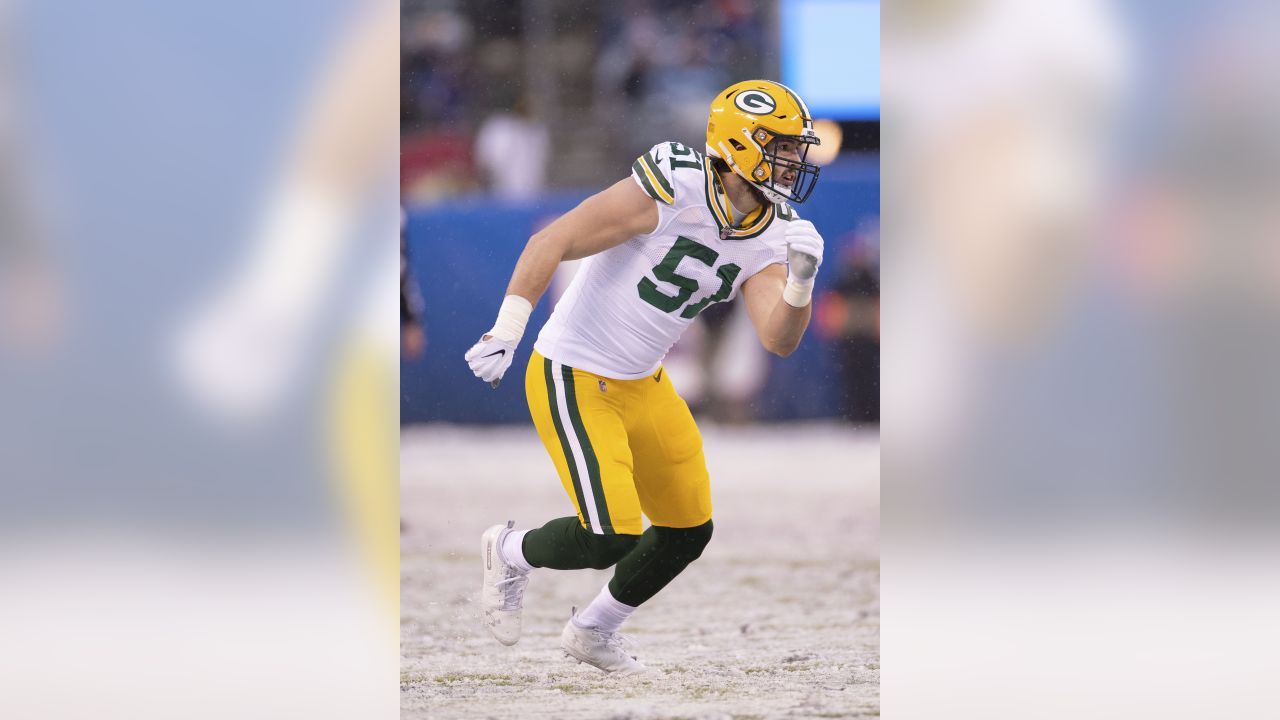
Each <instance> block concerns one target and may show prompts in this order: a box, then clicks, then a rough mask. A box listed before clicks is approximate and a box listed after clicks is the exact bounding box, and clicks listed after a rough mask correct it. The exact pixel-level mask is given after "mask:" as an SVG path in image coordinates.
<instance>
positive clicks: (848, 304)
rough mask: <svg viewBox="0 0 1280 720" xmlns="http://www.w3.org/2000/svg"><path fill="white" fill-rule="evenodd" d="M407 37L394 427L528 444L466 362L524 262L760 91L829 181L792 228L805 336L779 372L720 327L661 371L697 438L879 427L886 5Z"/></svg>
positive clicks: (536, 7)
mask: <svg viewBox="0 0 1280 720" xmlns="http://www.w3.org/2000/svg"><path fill="white" fill-rule="evenodd" d="M832 28H839V31H833V30H832ZM401 33H402V38H403V44H402V53H403V54H402V73H401V87H400V92H401V128H402V138H401V178H400V179H401V192H402V197H403V202H404V203H405V208H406V226H405V237H406V250H407V254H408V258H409V267H410V271H411V272H410V274H411V276H412V280H413V281H415V282H416V285H417V288H416V291H411V292H416V293H417V294H419V295H420V298H421V304H420V305H421V308H422V314H421V320H422V324H423V325H424V326H425V335H426V340H427V342H426V348H425V352H424V353H422V354H421V355H420V356H417V357H408V358H406V359H405V361H404V363H403V365H402V367H401V421H402V423H421V422H431V421H445V422H461V423H472V422H478V423H494V422H528V412H527V410H526V408H525V405H524V400H523V392H522V390H521V387H522V385H521V383H518V382H507V383H504V384H503V385H502V387H501V388H499V390H498V391H497V392H496V393H494V392H493V391H491V390H490V389H489V388H488V387H486V386H485V385H484V384H483V383H479V382H476V381H475V380H474V379H473V378H472V377H471V375H470V373H469V371H468V369H467V367H466V364H465V363H463V362H462V360H461V358H462V354H463V352H464V351H465V350H466V348H467V347H469V346H470V345H471V343H472V342H474V340H475V337H477V336H478V335H479V334H480V333H482V332H483V331H484V330H486V329H487V328H488V327H489V325H490V324H491V322H492V319H493V315H494V313H495V312H496V309H497V306H498V303H499V302H500V301H501V299H502V296H503V291H504V290H505V287H506V283H507V280H508V279H509V277H510V272H511V269H512V268H513V267H514V264H515V260H516V258H517V257H518V255H519V253H520V251H521V250H522V249H523V247H524V242H525V240H526V239H527V238H528V237H529V236H530V235H531V234H532V233H533V232H535V231H536V230H537V228H538V227H540V226H542V225H544V224H546V223H548V222H550V221H551V220H552V219H554V218H555V217H556V216H557V215H558V214H559V213H562V212H564V211H566V210H568V209H569V208H571V207H573V206H574V205H575V204H576V203H577V202H579V201H580V200H582V199H583V198H585V197H586V196H587V195H588V194H590V193H592V192H595V191H597V190H599V189H601V188H603V187H605V186H607V185H608V184H611V183H613V182H615V181H616V180H617V179H619V178H621V177H625V175H626V173H627V168H629V167H630V164H631V163H632V162H633V161H634V159H635V157H636V156H637V155H639V154H640V153H642V152H644V150H645V149H647V148H648V147H650V146H651V145H653V144H655V143H657V142H660V141H663V140H677V141H680V142H682V143H685V144H687V145H690V146H693V147H697V148H701V147H702V146H703V145H704V143H705V141H704V138H705V129H706V116H707V106H708V105H709V103H710V99H711V97H712V96H713V95H714V94H715V93H716V92H717V91H718V90H720V89H722V88H724V87H726V86H727V85H729V84H731V83H733V82H736V81H738V80H742V79H747V78H752V77H763V78H773V79H780V80H781V81H782V82H783V83H784V84H788V85H789V86H791V87H792V88H793V89H795V90H797V91H798V92H799V93H800V94H801V96H802V97H804V98H805V99H806V101H807V102H808V103H809V105H810V107H811V109H812V110H813V112H814V115H815V117H817V118H819V119H820V122H819V123H818V127H819V130H820V134H821V135H822V137H823V146H822V147H821V148H820V150H821V151H822V152H821V153H820V155H821V157H820V159H819V162H820V163H822V164H823V165H824V167H823V170H822V176H821V179H820V182H819V185H818V188H817V190H816V191H815V193H814V195H813V197H812V198H811V199H810V200H809V201H808V202H807V203H805V204H804V205H803V206H802V207H800V208H799V210H800V212H801V214H802V215H803V216H804V217H806V218H808V219H810V220H812V221H813V222H814V223H815V224H816V225H817V226H818V228H819V229H820V230H821V231H822V232H823V234H824V237H825V238H826V241H827V253H826V262H825V264H824V267H823V271H822V272H821V273H820V274H819V279H818V292H817V297H818V301H817V303H818V304H817V306H816V310H817V312H816V314H815V318H814V323H813V326H812V327H811V329H810V332H809V334H808V336H807V337H806V339H805V341H804V343H803V344H802V345H801V347H800V349H799V350H798V351H797V352H796V353H795V354H794V355H793V356H792V357H790V358H788V359H786V360H785V361H782V360H780V359H779V358H775V357H772V356H767V354H766V353H765V352H764V351H763V350H762V349H761V348H760V347H759V345H758V343H757V342H756V341H755V340H754V338H753V337H751V332H750V330H749V325H748V324H747V321H746V319H745V315H742V314H739V313H738V312H736V311H735V310H734V309H733V308H730V307H728V306H727V305H726V306H725V307H723V308H720V312H708V313H704V316H705V318H706V319H705V320H704V321H701V322H700V323H699V325H698V326H697V327H696V328H695V329H693V330H691V331H690V332H689V333H687V334H686V336H685V337H684V338H683V339H682V340H681V342H680V343H679V344H678V345H677V347H676V349H675V350H674V351H673V352H672V355H671V356H670V358H669V360H668V363H667V365H668V370H669V372H670V373H671V375H672V377H673V379H674V380H675V382H676V384H677V387H679V389H680V390H681V392H682V394H684V395H685V397H686V399H687V400H689V402H690V404H691V405H692V406H693V407H694V409H695V412H696V413H697V414H698V415H699V416H700V417H702V418H704V419H714V420H719V421H725V422H745V421H751V420H765V421H777V420H792V419H800V418H845V419H847V420H848V421H850V422H854V423H857V424H862V425H870V424H874V423H876V422H877V421H878V418H879V385H878V383H879V365H878V356H879V323H878V297H879V281H878V276H879V206H880V184H879V155H878V151H879V3H877V2H864V1H860V0H850V1H846V2H832V1H831V0H783V1H782V2H778V1H777V0H708V1H705V2H676V1H674V0H629V1H627V2H616V3H599V2H588V1H584V0H526V1H524V2H497V1H495V0H482V1H480V2H454V1H451V0H405V2H404V3H403V4H402V17H401ZM817 154H818V153H815V155H817ZM811 157H813V156H811ZM562 280H567V278H557V281H556V282H555V283H553V286H552V289H551V291H550V293H549V294H548V297H547V298H546V299H544V301H543V302H541V303H540V304H539V306H538V308H537V309H536V310H535V313H534V316H533V319H532V321H531V324H530V328H529V332H528V333H527V334H528V335H529V336H530V337H533V336H536V333H537V330H538V328H539V327H540V326H541V324H542V322H543V321H545V320H546V318H547V317H548V314H549V312H550V309H551V308H552V307H553V305H554V302H553V301H554V298H555V297H556V296H557V295H558V290H559V289H560V288H562V287H563V285H564V283H563V282H562ZM523 350H525V351H527V348H523ZM410 354H411V355H416V353H410ZM729 357H732V360H728V358H729ZM518 365H519V363H518V362H517V366H518ZM516 370H517V371H520V370H521V368H520V367H517V368H516Z"/></svg>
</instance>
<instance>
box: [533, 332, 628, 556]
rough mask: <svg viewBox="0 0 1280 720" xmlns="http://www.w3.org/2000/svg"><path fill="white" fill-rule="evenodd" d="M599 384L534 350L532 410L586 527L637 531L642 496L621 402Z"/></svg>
mask: <svg viewBox="0 0 1280 720" xmlns="http://www.w3.org/2000/svg"><path fill="white" fill-rule="evenodd" d="M599 383H600V379H599V378H597V377H596V376H594V375H591V374H590V373H586V372H583V371H581V370H575V369H573V368H569V367H567V366H565V365H562V364H561V363H558V362H555V361H553V360H550V359H547V358H544V357H542V356H541V355H539V354H538V353H536V352H534V353H533V355H532V357H531V358H530V360H529V367H528V370H527V371H526V373H525V394H526V396H527V397H528V400H529V414H530V415H531V416H532V417H533V424H534V426H535V427H536V428H537V429H538V436H539V437H540V438H541V439H542V444H543V445H544V446H546V448H547V453H548V454H549V455H550V456H551V460H552V462H553V463H555V467H556V472H557V473H558V474H559V475H560V482H561V484H562V485H564V489H565V492H566V493H567V494H568V495H569V498H570V500H572V502H573V506H574V509H575V510H576V511H577V513H578V519H579V520H580V521H581V522H582V526H583V527H584V528H587V529H588V530H591V531H592V532H594V533H598V534H613V533H619V534H628V535H638V534H640V532H641V530H642V525H641V520H640V500H639V498H638V497H637V495H636V488H635V482H634V476H633V466H632V455H631V447H630V444H629V443H628V441H627V431H626V428H625V425H624V423H623V422H622V418H621V414H620V411H621V408H620V407H619V405H620V400H619V399H616V398H614V397H610V396H609V395H608V393H607V388H606V389H604V390H602V389H601V387H602V386H601V385H600V384H599Z"/></svg>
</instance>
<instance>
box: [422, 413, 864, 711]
mask: <svg viewBox="0 0 1280 720" xmlns="http://www.w3.org/2000/svg"><path fill="white" fill-rule="evenodd" d="M703 434H704V438H705V442H706V453H707V459H708V463H709V465H710V469H711V477H712V497H713V499H714V503H715V522H716V531H715V537H714V538H713V539H712V541H711V544H710V546H708V548H707V550H706V552H705V553H704V554H703V556H702V558H701V559H700V560H698V561H697V562H696V563H694V564H693V565H691V566H690V567H689V568H688V569H687V570H686V571H685V572H684V573H683V574H682V575H681V576H680V577H678V578H676V580H675V582H673V583H672V584H671V585H669V586H668V587H667V588H666V589H665V590H664V591H663V592H662V593H660V594H659V595H658V596H657V597H655V598H654V599H653V600H651V601H650V602H648V603H646V604H645V605H644V606H643V607H642V608H641V609H640V610H638V611H637V612H636V614H635V615H634V616H633V617H632V619H631V621H630V622H628V624H627V625H626V626H625V627H624V632H626V633H628V634H630V635H631V636H633V638H634V639H635V640H636V641H638V643H639V647H638V652H637V653H636V654H637V655H638V656H639V658H640V660H641V661H643V662H644V663H645V664H646V665H648V666H649V668H650V672H649V673H647V674H645V675H642V676H637V677H632V678H612V677H609V676H606V675H604V674H602V673H600V672H599V671H597V670H596V669H594V668H591V667H589V666H587V665H579V664H577V663H575V662H573V661H571V660H569V659H568V658H566V657H565V656H564V654H563V653H562V652H561V651H560V649H559V647H558V640H559V635H560V631H561V629H562V628H563V626H564V623H565V622H566V621H567V619H568V617H569V611H570V607H571V606H573V605H583V604H585V603H586V602H588V601H589V600H590V599H591V598H592V597H593V596H594V595H595V594H596V593H597V592H598V591H599V589H600V587H601V586H602V585H603V584H604V583H605V582H607V581H608V579H609V577H610V575H611V573H612V571H611V570H608V571H597V570H578V571H573V572H557V571H554V570H538V571H535V573H534V575H533V577H532V579H531V581H530V583H529V590H528V593H527V595H526V596H525V615H524V635H523V637H522V639H521V640H520V642H519V644H517V645H515V646H514V647H509V648H508V647H504V646H502V645H500V644H499V643H498V642H497V641H496V640H494V639H493V638H492V637H491V636H490V635H489V634H488V632H487V631H486V630H485V629H484V628H483V627H482V625H481V623H480V620H479V609H478V605H477V598H478V596H479V583H480V567H479V538H480V533H481V532H482V531H483V530H484V529H485V528H486V527H488V526H489V525H492V524H494V523H497V522H502V521H505V520H507V519H512V520H515V521H516V527H518V528H527V527H536V526H537V525H540V524H541V523H543V522H545V521H546V520H549V519H551V518H554V517H561V516H564V515H568V514H570V513H571V512H572V505H571V504H570V503H569V500H568V498H567V497H566V496H565V494H564V491H563V490H562V489H561V487H560V482H559V480H558V479H557V478H556V476H555V472H554V470H553V468H552V465H551V461H550V459H549V458H548V457H547V455H546V451H545V450H544V449H543V448H542V445H541V444H540V443H539V442H538V439H537V436H536V435H535V433H534V431H533V428H532V427H512V428H497V429H474V428H463V427H447V426H426V427H416V428H407V429H406V430H405V431H404V434H403V437H402V441H401V470H400V473H401V501H400V502H401V513H402V515H403V518H404V522H405V525H406V530H405V533H404V535H403V537H402V539H401V570H400V572H401V586H400V587H401V590H400V593H401V626H400V627H401V665H400V687H401V717H402V718H406V719H408V718H432V719H437V718H438V719H440V720H443V719H445V718H616V719H619V720H620V719H622V718H628V719H635V720H639V719H642V718H643V719H650V718H652V719H657V718H857V717H868V716H878V715H879V714H880V693H879V683H880V602H879V592H880V561H879V535H880V507H879V502H880V451H879V437H878V436H877V435H876V434H874V433H860V432H855V431H853V430H850V429H848V428H846V427H844V426H840V425H834V424H796V425H784V426H756V427H750V428H718V427H704V428H703Z"/></svg>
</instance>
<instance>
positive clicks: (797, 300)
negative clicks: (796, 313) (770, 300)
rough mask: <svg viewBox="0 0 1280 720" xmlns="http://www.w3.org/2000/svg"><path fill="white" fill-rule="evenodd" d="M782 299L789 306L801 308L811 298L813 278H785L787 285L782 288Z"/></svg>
mask: <svg viewBox="0 0 1280 720" xmlns="http://www.w3.org/2000/svg"><path fill="white" fill-rule="evenodd" d="M782 299H783V300H784V301H785V302H786V303H787V304H788V305H790V306H791V307H798V308H802V307H804V306H805V305H808V304H809V301H810V300H811V299H813V280H812V279H810V280H797V279H795V278H793V277H789V278H787V286H786V287H785V288H783V289H782Z"/></svg>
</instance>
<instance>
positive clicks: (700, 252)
mask: <svg viewBox="0 0 1280 720" xmlns="http://www.w3.org/2000/svg"><path fill="white" fill-rule="evenodd" d="M686 257H691V258H693V259H694V260H697V261H698V262H700V263H702V264H703V265H706V266H707V267H711V266H712V265H714V264H715V261H716V259H717V258H719V257H720V253H718V252H716V251H715V250H712V249H711V248H709V247H707V246H706V245H702V244H700V243H698V242H696V241H694V240H690V239H689V238H687V237H685V236H683V235H681V236H679V237H677V238H676V243H675V245H672V246H671V249H670V250H669V251H667V254H666V256H664V257H663V258H662V262H660V263H658V264H657V265H655V266H654V268H653V276H654V277H656V278H658V279H659V280H661V281H663V282H665V283H670V284H671V285H674V286H675V287H677V288H679V289H680V290H679V292H677V293H676V294H675V295H668V294H666V293H664V292H662V291H661V290H659V289H658V285H657V284H656V283H655V282H653V281H652V280H650V279H649V278H647V277H645V278H641V279H640V282H639V283H637V284H636V289H637V290H638V291H640V299H641V300H644V301H645V302H647V303H649V304H650V305H652V306H654V307H656V308H658V309H659V310H661V311H662V312H665V313H669V312H675V311H676V310H677V309H679V308H680V306H681V305H684V304H685V303H687V302H689V298H692V297H693V294H694V293H695V292H697V290H698V281H697V280H694V279H693V278H690V277H685V276H684V275H680V274H678V273H677V272H676V266H678V265H679V264H680V261H681V260H683V259H684V258H686ZM740 272H742V268H740V267H738V266H737V265H734V264H733V263H729V264H726V265H722V266H721V267H719V268H718V269H717V270H716V276H717V277H719V278H720V289H719V290H717V291H716V293H715V294H714V295H710V296H708V297H706V298H703V299H702V300H699V301H698V302H696V303H693V304H691V305H689V306H688V307H686V308H685V309H684V312H682V313H680V317H684V318H692V317H695V316H696V315H697V314H698V313H700V312H702V311H703V309H704V308H706V307H707V306H708V305H710V304H711V303H713V302H720V301H722V300H724V299H725V298H727V297H729V293H731V292H733V281H734V280H736V279H737V278H738V273H740Z"/></svg>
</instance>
